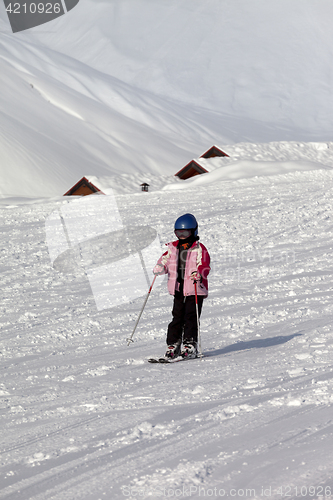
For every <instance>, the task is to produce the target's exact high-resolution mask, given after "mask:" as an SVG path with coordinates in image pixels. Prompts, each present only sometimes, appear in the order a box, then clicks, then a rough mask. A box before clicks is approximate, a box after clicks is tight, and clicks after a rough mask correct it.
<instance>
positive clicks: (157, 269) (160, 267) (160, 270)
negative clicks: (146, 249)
mask: <svg viewBox="0 0 333 500" xmlns="http://www.w3.org/2000/svg"><path fill="white" fill-rule="evenodd" d="M153 273H154V274H155V275H156V276H158V275H159V274H164V273H165V271H164V266H163V265H162V264H156V266H155V267H154V269H153Z"/></svg>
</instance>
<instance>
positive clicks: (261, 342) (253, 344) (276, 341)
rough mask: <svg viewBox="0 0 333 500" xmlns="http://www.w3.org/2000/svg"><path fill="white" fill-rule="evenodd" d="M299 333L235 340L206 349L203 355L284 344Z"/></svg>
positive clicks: (215, 354) (299, 334) (216, 354)
mask: <svg viewBox="0 0 333 500" xmlns="http://www.w3.org/2000/svg"><path fill="white" fill-rule="evenodd" d="M301 335H302V334H301V333H294V334H293V335H285V336H283V335H279V336H278V337H270V338H267V339H256V340H250V341H248V342H236V344H232V345H228V346H227V347H224V348H223V349H217V350H215V351H208V352H206V353H205V356H220V355H221V354H227V353H229V352H237V351H245V350H249V349H263V348H266V347H272V346H275V345H281V344H285V343H286V342H289V341H290V340H292V339H293V338H294V337H300V336H301Z"/></svg>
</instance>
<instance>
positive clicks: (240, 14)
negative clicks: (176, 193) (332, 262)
mask: <svg viewBox="0 0 333 500" xmlns="http://www.w3.org/2000/svg"><path fill="white" fill-rule="evenodd" d="M332 9H333V6H332V3H331V2H330V1H329V0H320V1H319V2H316V3H315V4H314V3H313V2H312V1H311V0H293V2H289V1H287V0H279V1H275V0H274V1H271V2H269V3H267V2H266V1H265V0H255V1H252V2H246V1H244V0H237V1H233V2H230V1H227V0H224V1H221V0H206V1H205V2H202V1H201V0H183V1H182V2H179V1H178V0H171V1H164V0H163V1H160V2H152V1H150V0H135V1H134V0H125V1H122V2H118V1H115V0H109V1H108V2H105V1H102V0H81V1H80V2H79V4H78V5H77V6H76V7H75V8H74V9H73V10H72V11H70V12H69V13H68V14H66V15H65V16H62V17H60V18H58V19H57V20H55V21H52V22H51V23H48V24H46V25H42V26H39V27H36V28H34V29H32V30H27V31H24V32H21V33H15V34H12V33H11V31H10V27H9V22H8V19H7V16H6V12H5V8H4V4H3V2H1V3H0V87H1V92H0V112H1V120H0V151H1V179H2V183H1V186H0V195H1V196H59V195H61V194H63V193H64V192H66V191H67V190H68V189H69V187H71V186H72V185H73V184H74V182H76V181H77V180H78V179H79V178H81V177H82V176H83V175H85V174H89V175H95V176H107V175H119V174H122V173H125V174H129V175H131V174H134V173H147V172H148V173H149V174H154V175H161V174H163V175H173V174H174V173H176V172H177V171H178V170H179V169H180V168H181V167H182V166H183V165H184V164H185V163H187V162H188V161H189V160H190V159H191V158H193V157H197V156H199V155H200V154H202V152H203V151H205V150H206V149H207V148H208V147H210V146H211V145H212V144H219V145H223V144H224V145H228V144H229V145H230V144H233V143H239V142H255V143H258V142H268V141H281V140H287V141H291V140H297V141H303V142H304V141H307V142H308V141H320V142H322V141H330V140H331V132H330V131H331V130H332V125H333V123H332V116H333V113H332V111H333V109H332V108H333V102H332V88H333V86H332V74H331V73H332V72H331V69H330V68H331V66H332V65H331V58H332V55H331V47H332V43H333V40H332V37H333V34H332V30H331V26H330V18H331V14H332Z"/></svg>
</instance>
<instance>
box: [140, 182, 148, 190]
mask: <svg viewBox="0 0 333 500" xmlns="http://www.w3.org/2000/svg"><path fill="white" fill-rule="evenodd" d="M140 186H141V191H146V192H148V188H149V184H147V183H146V182H144V183H143V184H140Z"/></svg>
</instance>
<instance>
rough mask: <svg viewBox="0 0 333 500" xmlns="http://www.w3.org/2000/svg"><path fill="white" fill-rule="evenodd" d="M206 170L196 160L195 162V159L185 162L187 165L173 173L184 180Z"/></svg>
mask: <svg viewBox="0 0 333 500" xmlns="http://www.w3.org/2000/svg"><path fill="white" fill-rule="evenodd" d="M207 172H208V170H206V169H205V168H204V167H202V166H201V165H199V163H198V162H196V161H195V160H191V161H190V162H189V163H187V165H185V166H184V167H183V168H181V169H180V170H179V172H177V173H176V174H175V176H177V177H179V178H180V179H183V180H185V179H189V178H190V177H193V176H194V175H199V174H205V173H207Z"/></svg>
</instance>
